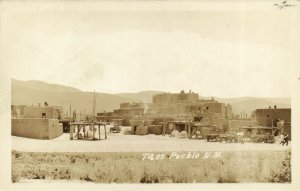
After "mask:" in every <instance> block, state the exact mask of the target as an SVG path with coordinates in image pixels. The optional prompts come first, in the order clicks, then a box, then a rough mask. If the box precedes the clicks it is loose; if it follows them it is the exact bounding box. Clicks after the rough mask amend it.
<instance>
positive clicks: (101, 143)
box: [11, 133, 290, 152]
mask: <svg viewBox="0 0 300 191" xmlns="http://www.w3.org/2000/svg"><path fill="white" fill-rule="evenodd" d="M11 138H12V149H13V150H17V151H29V152H130V151H132V152H154V151H156V152H164V151H165V152H166V151H243V150H251V151H254V150H272V151H274V150H286V149H290V144H289V146H281V145H279V144H278V143H275V144H267V143H248V142H246V143H245V144H240V143H219V142H207V141H206V140H203V139H202V140H199V139H198V140H195V139H191V140H189V139H187V138H174V137H169V136H162V135H145V136H139V135H124V134H121V133H120V134H108V136H107V139H106V140H98V141H85V140H72V141H71V140H70V139H69V134H63V135H61V136H60V137H58V138H56V139H52V140H37V139H29V138H22V137H15V136H12V137H11Z"/></svg>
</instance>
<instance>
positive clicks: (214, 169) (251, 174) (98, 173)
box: [12, 151, 291, 183]
mask: <svg viewBox="0 0 300 191" xmlns="http://www.w3.org/2000/svg"><path fill="white" fill-rule="evenodd" d="M171 153H172V152H170V153H167V154H166V156H165V158H164V159H160V160H148V159H146V160H143V155H142V154H143V153H138V152H127V153H32V152H18V151H12V182H20V181H22V180H24V179H45V180H50V181H52V180H53V181H55V180H66V181H68V180H71V181H72V180H73V181H76V180H79V181H88V182H95V183H193V182H194V183H195V182H196V183H235V182H252V183H253V182H286V183H289V182H291V165H290V159H291V152H290V151H238V152H222V154H221V156H219V157H216V158H207V159H203V156H205V154H206V153H205V152H197V153H198V154H199V156H200V157H199V158H197V159H195V158H194V159H175V157H174V158H170V155H171ZM183 153H185V154H186V153H187V152H183ZM153 154H154V156H157V154H158V153H153ZM178 154H180V152H178Z"/></svg>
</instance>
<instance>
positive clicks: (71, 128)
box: [70, 123, 74, 140]
mask: <svg viewBox="0 0 300 191" xmlns="http://www.w3.org/2000/svg"><path fill="white" fill-rule="evenodd" d="M73 129H74V126H73V125H71V123H70V140H73V133H74V130H73Z"/></svg>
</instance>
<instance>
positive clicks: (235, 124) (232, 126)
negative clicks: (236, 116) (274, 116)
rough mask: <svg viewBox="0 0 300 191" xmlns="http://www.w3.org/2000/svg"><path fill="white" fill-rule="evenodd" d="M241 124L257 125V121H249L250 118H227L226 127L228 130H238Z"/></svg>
mask: <svg viewBox="0 0 300 191" xmlns="http://www.w3.org/2000/svg"><path fill="white" fill-rule="evenodd" d="M242 126H251V127H254V126H258V122H257V121H251V120H229V122H228V127H229V130H230V131H235V130H238V129H239V128H240V127H242Z"/></svg>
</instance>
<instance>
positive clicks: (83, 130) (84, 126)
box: [83, 125, 85, 139]
mask: <svg viewBox="0 0 300 191" xmlns="http://www.w3.org/2000/svg"><path fill="white" fill-rule="evenodd" d="M83 139H85V125H83Z"/></svg>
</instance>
